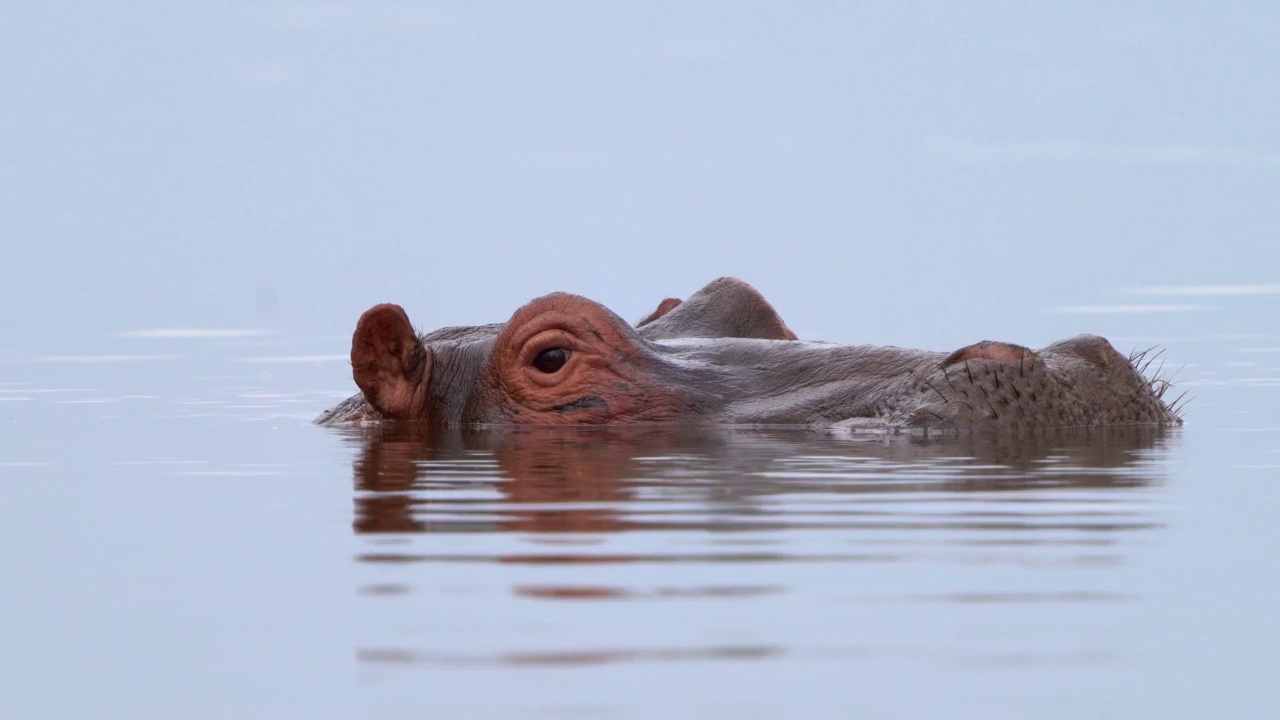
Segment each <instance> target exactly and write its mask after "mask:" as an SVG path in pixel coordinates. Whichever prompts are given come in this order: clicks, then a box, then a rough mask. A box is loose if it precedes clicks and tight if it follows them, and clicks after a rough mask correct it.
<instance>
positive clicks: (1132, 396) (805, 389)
mask: <svg viewBox="0 0 1280 720" xmlns="http://www.w3.org/2000/svg"><path fill="white" fill-rule="evenodd" d="M1140 359H1141V358H1140V357H1137V356H1128V357H1127V356H1125V355H1122V354H1121V353H1119V352H1118V351H1117V350H1116V349H1115V348H1114V347H1112V345H1111V343H1109V342H1108V341H1107V340H1106V339H1104V338H1102V337H1098V336H1094V335H1080V336H1078V337H1074V338H1070V339H1067V340H1062V341H1059V342H1055V343H1053V344H1051V345H1048V346H1046V347H1043V348H1040V349H1039V350H1032V349H1030V348H1027V347H1024V346H1021V345H1016V344H1012V343H1007V342H994V341H982V342H978V343H974V344H972V345H968V346H966V347H962V348H960V349H958V350H955V351H953V352H934V351H928V350H912V349H905V348H899V347H880V346H869V345H842V344H836V343H830V342H821V341H805V340H800V339H798V338H797V337H796V335H795V333H793V332H792V331H791V329H790V328H788V327H787V325H786V324H785V323H784V322H783V321H782V318H781V317H780V316H779V315H778V313H777V312H776V311H775V310H774V308H773V306H771V305H770V304H769V303H768V302H767V301H766V300H765V299H764V297H763V296H762V295H761V294H760V293H759V292H758V291H757V290H756V289H755V288H753V287H752V286H750V285H749V284H747V283H746V282H744V281H742V280H738V279H736V278H720V279H718V280H715V281H713V282H711V283H710V284H708V285H707V286H706V287H704V288H702V289H701V290H699V291H698V292H697V293H695V294H693V295H692V296H690V297H689V298H688V299H687V300H684V301H680V300H678V299H676V298H667V299H666V300H663V301H662V302H661V303H660V304H659V306H658V308H657V309H656V310H655V311H654V312H653V313H651V314H650V315H648V316H647V317H645V318H643V319H642V320H640V321H639V322H637V323H636V324H635V325H632V324H630V323H628V322H627V321H625V320H623V319H622V318H621V317H619V316H618V315H617V314H615V313H614V312H612V311H611V310H609V309H608V308H606V307H605V306H604V305H601V304H600V303H598V302H595V301H593V300H589V299H587V298H585V297H582V296H579V295H573V294H569V293H563V292H557V293H552V294H549V295H545V296H543V297H539V298H536V299H534V300H532V301H530V302H529V303H527V304H525V305H524V306H523V307H521V308H520V309H518V310H516V312H515V314H513V315H512V316H511V318H510V319H509V320H507V321H506V322H505V323H495V324H490V325H480V326H469V327H446V328H442V329H440V330H436V331H434V332H430V333H426V334H418V333H417V332H416V331H415V330H414V328H413V325H412V324H411V323H410V322H409V316H408V315H407V314H406V313H405V311H404V309H403V308H402V307H400V306H398V305H393V304H381V305H376V306H374V307H372V308H370V309H369V310H368V311H366V312H365V313H364V314H363V315H362V316H361V317H360V320H359V322H358V323H357V324H356V329H355V333H354V334H353V336H352V340H351V367H352V375H353V377H354V379H355V382H356V385H357V386H358V387H359V388H360V391H361V393H360V394H359V395H355V396H353V397H351V398H349V399H348V400H346V401H344V402H342V403H341V404H339V405H338V406H337V407H335V408H333V409H331V410H329V411H327V412H325V413H323V414H322V415H321V416H320V417H319V418H317V420H316V421H317V422H319V423H322V424H334V423H341V422H351V421H381V420H385V419H396V420H412V421H419V422H425V423H430V424H436V425H449V426H469V425H484V424H520V425H525V424H531V425H598V424H637V423H692V422H713V423H722V424H733V425H805V426H822V427H829V428H844V429H850V430H858V429H867V430H873V429H874V430H898V429H913V428H916V429H924V430H931V429H938V430H958V431H1016V430H1028V429H1036V428H1066V427H1104V426H1110V425H1120V424H1134V423H1155V424H1161V425H1177V424H1181V418H1180V417H1179V413H1178V412H1177V411H1176V410H1175V408H1174V407H1173V406H1171V405H1170V404H1168V403H1166V402H1165V400H1164V399H1163V396H1164V395H1165V391H1166V390H1167V389H1168V387H1169V383H1168V382H1166V381H1165V380H1163V379H1160V378H1148V377H1146V376H1145V375H1144V373H1143V370H1144V369H1145V368H1141V369H1140V368H1139V367H1138V366H1137V364H1136V363H1137V362H1138V361H1140Z"/></svg>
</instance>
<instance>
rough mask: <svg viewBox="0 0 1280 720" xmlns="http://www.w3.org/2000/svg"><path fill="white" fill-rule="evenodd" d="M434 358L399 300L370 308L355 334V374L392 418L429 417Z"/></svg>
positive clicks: (367, 396)
mask: <svg viewBox="0 0 1280 720" xmlns="http://www.w3.org/2000/svg"><path fill="white" fill-rule="evenodd" d="M431 359H432V358H431V351H430V350H429V349H428V348H427V347H426V346H425V345H423V344H422V341H421V340H419V339H418V335H417V333H415V332H414V331H413V325H411V324H410V323H409V315H408V314H407V313H405V311H404V308H402V307H400V306H399V305H390V304H383V305H375V306H373V307H372V308H370V309H369V310H367V311H365V313H364V314H363V315H361V316H360V321H359V322H358V323H356V331H355V333H354V334H353V335H352V336H351V374H352V376H353V377H354V378H355V381H356V385H358V386H359V387H360V391H361V392H363V393H364V398H365V400H367V401H369V404H370V405H372V406H373V407H374V408H375V409H376V410H377V411H378V412H380V413H382V414H383V415H385V416H387V417H392V418H405V419H420V418H424V417H425V415H426V411H427V407H426V398H427V383H428V381H429V380H430V377H431Z"/></svg>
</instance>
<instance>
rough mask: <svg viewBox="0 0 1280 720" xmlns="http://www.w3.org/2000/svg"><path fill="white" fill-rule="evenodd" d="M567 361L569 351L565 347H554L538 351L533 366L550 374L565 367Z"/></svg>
mask: <svg viewBox="0 0 1280 720" xmlns="http://www.w3.org/2000/svg"><path fill="white" fill-rule="evenodd" d="M567 362H569V351H568V350H565V349H564V348H558V347H553V348H547V349H546V350H543V351H542V352H540V353H538V356H537V357H535V358H534V359H533V367H534V368H535V369H537V371H538V372H542V373H546V374H548V375H550V374H551V373H553V372H555V371H557V370H559V369H560V368H562V367H564V364H565V363H567Z"/></svg>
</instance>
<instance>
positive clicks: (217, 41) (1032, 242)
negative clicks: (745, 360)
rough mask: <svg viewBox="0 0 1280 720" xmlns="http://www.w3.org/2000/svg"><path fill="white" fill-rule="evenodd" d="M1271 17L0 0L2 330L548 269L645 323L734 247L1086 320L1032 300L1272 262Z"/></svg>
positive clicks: (755, 275) (792, 295) (525, 277)
mask: <svg viewBox="0 0 1280 720" xmlns="http://www.w3.org/2000/svg"><path fill="white" fill-rule="evenodd" d="M1278 17H1280V10H1277V9H1276V8H1275V7H1274V6H1272V5H1270V4H1267V3H1257V4H1244V3H1239V4H1229V5H1227V6H1224V5H1222V4H1220V3H1200V4H1193V3H1176V4H1170V3H1125V4H1123V5H1122V6H1119V7H1117V6H1115V5H1114V4H1112V3H1076V2H1064V3H1036V4H1034V5H1031V6H1028V5H1026V4H1022V3H993V2H968V3H964V2H954V3H932V2H923V3H910V2H899V1H897V0H895V1H893V2H868V3H829V2H797V3H773V4H765V3H738V2H724V3H716V2H706V3H697V4H693V5H690V4H687V3H593V2H584V3H550V4H535V3H518V2H511V3H492V2H480V3H453V4H412V3H404V4H385V3H382V4H368V5H342V4H312V3H301V4H296V5H269V4H262V5H234V4H227V3H203V4H195V3H172V4H167V3H166V4H161V3H151V4H142V3H119V4H115V5H114V6H110V5H106V4H95V5H84V4H81V3H10V4H9V5H7V6H6V7H5V8H4V9H2V10H0V94H2V96H3V98H4V109H3V112H2V113H0V138H2V139H0V142H2V143H3V153H2V154H0V217H3V218H4V220H3V226H2V231H3V236H2V238H0V242H3V256H2V257H0V286H2V287H3V288H4V291H5V293H6V295H7V297H9V298H11V300H10V302H9V307H10V311H9V312H8V313H6V321H5V325H6V329H7V333H6V337H5V338H4V339H3V340H2V341H0V343H2V344H3V345H5V346H8V347H13V346H14V345H15V344H17V343H18V342H19V339H21V341H22V342H21V344H22V345H26V344H27V343H28V342H35V343H37V344H39V345H41V346H42V347H44V348H45V349H47V350H48V352H53V353H60V352H67V351H70V350H73V349H75V347H76V346H77V345H78V344H79V343H80V342H81V341H82V337H83V336H84V334H86V333H90V334H91V333H102V332H104V331H105V332H110V331H118V330H132V329H137V328H144V327H153V326H161V327H171V326H181V327H186V326H197V327H204V326H210V325H212V326H216V327H222V326H228V325H229V326H235V327H245V326H250V327H267V328H278V329H281V330H285V331H296V332H298V333H305V334H309V335H317V334H318V335H329V334H345V333H348V332H349V331H350V328H351V327H352V325H353V321H354V319H355V317H356V316H357V315H358V314H359V312H360V311H361V310H363V309H364V308H366V307H368V306H369V305H371V304H373V303H375V302H380V301H387V300H390V301H395V302H399V303H401V304H403V305H405V306H406V308H408V309H409V311H410V315H411V317H413V318H414V320H415V322H417V323H418V324H420V325H422V326H423V327H424V328H431V327H437V326H439V325H444V324H455V323H476V322H492V321H496V320H500V319H504V318H505V317H507V316H509V314H510V313H511V312H512V311H513V310H514V309H515V308H516V307H518V306H519V305H520V304H521V303H523V302H525V301H527V300H529V299H530V298H532V297H534V296H537V295H539V294H542V293H544V292H549V291H552V290H570V291H575V292H579V293H582V294H586V295H588V296H591V297H594V298H596V299H598V300H600V301H602V302H605V303H606V304H608V305H610V306H611V307H614V308H615V309H617V310H618V311H619V312H620V313H622V314H623V315H624V316H626V317H628V318H633V317H636V316H638V315H639V314H641V313H643V312H647V311H648V310H649V309H650V308H651V306H652V305H653V304H654V303H656V302H657V300H658V299H660V298H661V297H663V296H665V295H679V296H684V295H687V294H689V293H690V292H692V291H693V290H695V289H697V288H698V287H699V286H701V284H702V283H704V282H706V281H707V280H710V279H711V278H712V277H715V276H717V275H722V274H733V275H739V276H742V277H744V278H746V279H748V280H749V281H750V282H753V283H754V284H756V285H757V286H759V287H760V288H761V289H762V290H763V291H764V292H765V293H766V295H767V296H768V297H770V298H771V299H772V300H773V301H774V302H775V304H776V305H777V306H778V307H779V308H780V309H781V310H782V312H783V314H784V317H786V318H787V319H788V321H789V322H791V323H792V325H793V327H795V328H796V329H797V331H799V332H800V333H801V334H802V335H804V336H806V337H825V338H831V339H836V340H845V341H867V342H883V343H896V344H908V345H929V346H937V347H939V348H942V347H951V346H953V345H956V344H957V343H966V342H971V341H973V340H976V339H980V338H982V337H988V336H992V337H1006V338H1008V339H1018V340H1022V341H1023V342H1027V343H1039V342H1043V341H1048V340H1052V339H1054V338H1056V337H1059V336H1062V335H1067V334H1074V333H1075V332H1079V331H1081V330H1084V329H1089V330H1093V331H1095V332H1106V331H1107V329H1108V323H1109V322H1110V321H1109V320H1108V319H1107V318H1096V317H1086V318H1080V317H1072V316H1062V315H1058V314H1054V313H1052V312H1049V311H1048V309H1049V308H1052V307H1056V306H1076V305H1088V304H1097V303H1103V304H1116V303H1120V304H1128V303H1132V302H1133V301H1134V299H1135V298H1134V297H1132V296H1130V295H1128V294H1127V293H1126V290H1128V289H1130V288H1133V287H1138V286H1149V285H1182V284H1206V283H1209V284H1214V283H1222V282H1233V283H1241V282H1245V283H1256V282H1270V281H1274V280H1275V274H1274V271H1273V268H1274V267H1275V262H1274V260H1273V258H1274V251H1273V250H1272V249H1271V247H1272V245H1273V243H1274V231H1275V228H1276V227H1277V226H1278V225H1280V203H1277V202H1275V201H1274V198H1275V197H1277V194H1278V193H1277V191H1278V190H1280V187H1278V186H1277V182H1276V180H1277V171H1278V170H1280V139H1278V138H1277V125H1276V122H1275V118H1276V117H1278V116H1280V99H1278V98H1280V96H1278V95H1277V94H1276V93H1274V92H1272V91H1271V85H1272V83H1271V80H1272V75H1273V74H1274V70H1275V67H1276V66H1277V60H1280V52H1277V50H1276V44H1275V38H1276V37H1277V36H1280V23H1278V22H1277V19H1278ZM1139 299H1144V300H1148V301H1149V300H1150V298H1139ZM1164 302H1166V303H1167V299H1166V300H1165V301H1164ZM1193 304H1198V303H1193ZM1181 322H1182V321H1181V320H1180V319H1174V320H1173V321H1172V322H1170V321H1169V319H1168V318H1167V317H1164V318H1161V317H1157V318H1152V319H1151V323H1152V326H1153V327H1157V328H1160V329H1161V330H1164V329H1168V328H1172V327H1176V326H1177V325H1178V324H1180V323H1181ZM1225 322H1227V323H1230V320H1229V319H1227V320H1225ZM33 338H34V340H33Z"/></svg>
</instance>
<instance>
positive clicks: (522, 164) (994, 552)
mask: <svg viewBox="0 0 1280 720" xmlns="http://www.w3.org/2000/svg"><path fill="white" fill-rule="evenodd" d="M1277 37H1280V5H1275V4H1271V5H1266V4H1261V3H1259V4H1253V5H1250V6H1246V5H1244V4H1238V3H1237V4H1233V3H1219V4H1215V5H1207V4H1197V3H1153V2H1147V3H1144V2H1137V3H1109V4H1108V3H1091V4H1090V3H1071V2H1063V3H1001V4H997V3H991V2H989V0H954V1H953V2H947V3H910V2H879V3H874V2H872V3H833V2H789V3H742V2H724V1H723V0H708V1H707V2H702V3H687V2H662V1H661V0H651V1H649V2H644V3H613V2H598V3H537V2H519V3H510V2H509V3H427V2H359V3H354V2H343V1H341V0H340V1H339V2H316V3H309V2H286V3H276V2H267V3H257V2H255V3H235V2H230V3H228V2H181V3H146V2H142V3H130V4H129V6H128V11H127V12H121V11H119V10H118V9H113V8H110V7H107V6H106V5H103V4H93V3H58V2H29V3H20V2H9V3H6V4H5V5H4V6H0V98H2V99H3V111H0V300H3V310H0V317H2V318H3V322H0V548H2V549H3V551H2V553H0V720H14V719H16V720H28V719H30V718H39V719H43V718H59V719H61V718H112V719H114V718H121V719H123V720H150V719H153V718H155V719H169V718H182V719H184V720H185V719H191V718H234V719H236V720H244V719H254V718H264V719H265V718H269V719H275V718H343V719H345V718H443V719H447V720H466V719H468V718H484V719H486V720H487V719H489V718H497V719H504V718H521V719H524V718H534V719H535V720H631V719H637V718H646V719H647V718H661V719H663V720H678V719H680V718H708V719H713V720H719V719H729V718H732V719H734V720H738V719H742V720H769V719H773V718H805V719H808V718H851V717H855V718H983V720H990V719H993V718H1011V719H1018V720H1022V719H1025V718H1071V719H1073V720H1074V719H1075V718H1146V717H1157V718H1216V717H1225V718H1233V719H1235V718H1265V719H1267V720H1271V719H1273V718H1278V717H1280V682H1278V681H1277V677H1278V676H1280V621H1277V619H1276V615H1277V608H1278V607H1280V570H1278V569H1277V568H1280V561H1278V560H1277V558H1280V530H1278V529H1277V528H1278V527H1280V522H1277V518H1280V513H1278V512H1277V508H1278V507H1280V323H1277V321H1276V318H1277V317H1280V284H1278V283H1280V277H1278V276H1277V268H1280V259H1278V257H1280V253H1277V250H1276V248H1277V240H1276V228H1278V227H1280V202H1277V201H1276V198H1277V197H1280V172H1278V170H1280V135H1278V134H1277V124H1276V118H1277V117H1280V93H1276V92H1275V91H1274V90H1273V84H1272V83H1273V80H1272V77H1271V76H1272V75H1274V72H1272V71H1271V70H1270V69H1271V68H1275V67H1277V66H1278V65H1280V44H1277V42H1276V38H1277ZM722 275H732V276H737V277H740V278H742V279H744V280H746V281H748V282H750V283H752V284H753V285H755V286H756V287H757V288H759V290H760V291H761V292H762V293H763V294H764V295H765V297H767V298H768V299H769V301H770V302H771V303H773V305H774V306H775V307H776V308H777V310H778V311H779V313H780V314H781V315H782V317H783V318H784V319H785V321H786V323H787V325H788V326H789V327H790V328H791V329H792V330H794V331H795V332H796V333H797V334H798V335H799V336H800V337H802V338H805V339H820V340H829V341H834V342H845V343H870V344H876V345H899V346H905V347H918V348H923V349H928V350H939V351H942V350H954V349H956V348H959V347H963V346H965V345H968V344H970V343H974V342H977V341H980V340H984V339H987V340H1004V341H1009V342H1015V343H1019V344H1024V345H1028V346H1032V347H1042V346H1044V345H1046V344H1048V343H1050V342H1052V341H1055V340H1059V339H1063V338H1067V337H1071V336H1073V335H1076V334H1079V333H1086V332H1088V333H1095V334H1099V335H1103V336H1106V337H1107V338H1109V339H1110V340H1111V341H1112V342H1113V343H1114V345H1115V346H1116V347H1117V348H1118V349H1119V350H1120V351H1121V352H1128V351H1130V350H1139V351H1141V350H1145V349H1147V348H1152V347H1157V348H1163V349H1164V354H1163V356H1161V361H1163V362H1164V363H1165V365H1164V367H1165V371H1166V373H1168V374H1171V375H1175V382H1176V385H1177V387H1176V388H1175V389H1174V391H1173V395H1171V396H1170V397H1176V396H1177V395H1178V394H1179V393H1181V392H1183V391H1185V392H1187V398H1188V399H1189V400H1190V402H1189V403H1188V404H1187V406H1186V425H1185V426H1184V427H1180V428H1176V429H1171V430H1168V431H1166V432H1163V433H1155V432H1141V431H1116V432H1110V433H1106V434H1097V433H1095V434H1085V435H1079V434H1076V435H1071V434H1066V435H1046V436H1043V437H1037V438H1034V439H1031V440H1024V441H1015V440H1010V439H1008V438H958V439H952V440H947V439H939V438H936V437H934V438H928V439H925V438H916V437H910V436H905V435H899V436H882V437H862V436H856V437H851V436H829V435H824V434H820V433H802V432H788V431H784V430H754V431H748V430H730V429H705V430H703V431H700V432H697V433H683V434H669V433H661V432H656V431H645V432H626V431H621V430H593V431H576V432H575V431H564V432H555V433H546V432H541V433H530V432H514V431H510V430H495V431H490V432H467V433H462V432H455V433H437V434H433V435H430V436H427V435H422V434H419V435H417V436H414V435H412V434H406V433H407V431H403V430H402V431H400V432H388V433H387V434H385V435H378V434H374V433H353V432H346V431H342V430H335V429H325V428H320V427H316V426H315V425H313V424H311V420H312V419H313V418H314V417H315V416H316V415H317V414H318V413H319V412H320V411H321V410H323V409H324V408H326V407H329V406H331V405H332V404H333V403H335V402H337V401H339V400H340V399H341V398H343V397H345V396H346V395H348V394H349V393H351V392H353V391H354V384H353V382H352V379H351V377H350V367H349V365H348V363H347V356H348V351H349V343H350V338H351V331H352V330H353V328H354V325H355V321H356V319H357V317H359V314H360V313H361V312H363V311H364V310H366V309H367V308H369V307H370V306H372V305H374V304H375V303H380V302H394V303H399V304H401V305H402V306H404V307H405V309H406V310H407V311H408V312H409V315H410V317H411V318H412V319H413V321H414V323H416V324H417V325H418V326H419V329H421V330H424V331H425V330H431V329H434V328H438V327H441V326H445V325H474V324H481V323H488V322H495V321H500V320H502V319H504V318H508V317H510V316H511V313H512V312H513V311H515V310H516V309H517V308H518V307H520V306H521V305H522V304H523V303H526V302H528V301H529V300H530V299H532V298H535V297H538V296H541V295H544V294H546V293H548V292H553V291H558V290H563V291H569V292H574V293H579V294H582V295H585V296H587V297H590V298H592V299H595V300H598V301H600V302H602V303H604V304H605V305H607V306H609V307H610V308H612V309H613V310H615V311H616V312H618V313H619V314H620V315H621V316H622V317H624V318H628V319H636V318H640V317H643V316H644V315H645V314H646V313H648V312H649V311H651V310H653V308H654V307H655V305H656V304H657V303H658V302H659V301H660V300H661V299H662V298H663V297H666V296H679V297H688V296H689V295H690V294H692V293H693V292H695V291H696V290H697V289H698V288H700V287H702V285H703V284H705V283H707V282H709V281H711V280H713V279H714V278H717V277H719V276H722Z"/></svg>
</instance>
